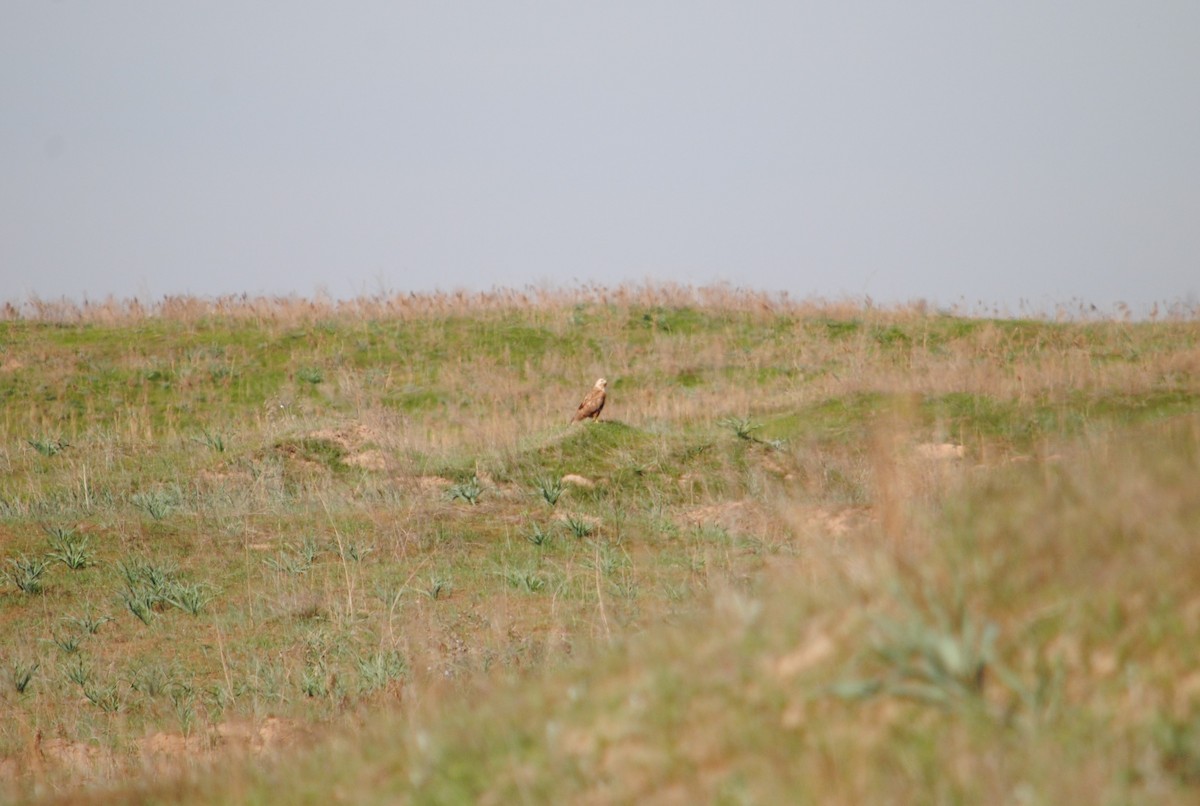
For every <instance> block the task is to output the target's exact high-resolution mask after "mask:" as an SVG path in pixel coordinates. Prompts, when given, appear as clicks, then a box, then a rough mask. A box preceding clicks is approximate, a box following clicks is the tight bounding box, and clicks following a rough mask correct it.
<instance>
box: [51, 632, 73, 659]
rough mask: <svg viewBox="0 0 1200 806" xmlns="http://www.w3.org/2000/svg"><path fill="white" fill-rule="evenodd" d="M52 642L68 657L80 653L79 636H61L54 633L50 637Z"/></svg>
mask: <svg viewBox="0 0 1200 806" xmlns="http://www.w3.org/2000/svg"><path fill="white" fill-rule="evenodd" d="M50 640H51V642H53V644H54V645H55V646H56V647H58V648H59V649H60V650H62V652H63V653H64V654H66V655H74V654H75V653H76V652H78V651H79V636H78V635H70V634H67V635H60V634H58V633H52V634H51V636H50Z"/></svg>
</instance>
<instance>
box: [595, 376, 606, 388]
mask: <svg viewBox="0 0 1200 806" xmlns="http://www.w3.org/2000/svg"><path fill="white" fill-rule="evenodd" d="M606 386H608V381H606V380H604V379H603V378H601V379H600V380H598V381H596V388H597V389H603V388H604V387H606Z"/></svg>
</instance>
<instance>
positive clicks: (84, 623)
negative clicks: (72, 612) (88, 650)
mask: <svg viewBox="0 0 1200 806" xmlns="http://www.w3.org/2000/svg"><path fill="white" fill-rule="evenodd" d="M112 620H113V618H112V616H97V615H94V614H93V613H92V609H91V606H90V605H89V606H88V607H87V608H86V609H85V610H84V612H83V614H82V615H79V616H68V617H67V621H69V622H71V623H72V624H74V625H75V626H76V627H78V628H79V629H81V630H83V631H84V632H86V633H87V634H88V635H95V634H96V633H98V632H99V631H100V628H101V627H103V626H104V625H105V623H107V622H109V621H112Z"/></svg>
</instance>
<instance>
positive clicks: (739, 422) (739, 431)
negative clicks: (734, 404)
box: [717, 417, 762, 442]
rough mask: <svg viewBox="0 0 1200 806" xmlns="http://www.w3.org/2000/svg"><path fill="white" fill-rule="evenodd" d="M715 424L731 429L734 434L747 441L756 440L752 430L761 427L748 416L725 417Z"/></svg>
mask: <svg viewBox="0 0 1200 806" xmlns="http://www.w3.org/2000/svg"><path fill="white" fill-rule="evenodd" d="M717 425H720V426H723V427H725V428H728V429H729V430H731V431H733V434H734V436H736V437H737V438H738V439H744V440H747V441H749V442H757V441H758V440H757V438H756V437H755V436H754V432H755V431H757V430H759V429H760V428H762V426H761V425H757V424H756V423H754V421H753V420H751V419H750V418H749V417H726V418H724V419H721V420H718V421H717Z"/></svg>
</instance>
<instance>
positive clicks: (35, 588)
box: [5, 554, 50, 594]
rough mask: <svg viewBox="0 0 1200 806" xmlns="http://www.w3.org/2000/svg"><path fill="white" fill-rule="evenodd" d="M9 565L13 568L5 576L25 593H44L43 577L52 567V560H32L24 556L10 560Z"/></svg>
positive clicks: (39, 558)
mask: <svg viewBox="0 0 1200 806" xmlns="http://www.w3.org/2000/svg"><path fill="white" fill-rule="evenodd" d="M8 564H9V565H10V566H12V568H11V570H8V571H6V572H5V576H7V577H8V579H9V581H10V582H12V583H13V584H14V585H16V586H17V587H18V588H19V589H20V590H21V591H22V592H23V593H28V594H35V593H41V592H42V575H43V574H45V573H46V569H47V568H49V567H50V560H47V559H43V558H41V557H34V558H30V557H26V556H25V555H24V554H22V555H21V556H19V557H16V558H10V559H9V561H8Z"/></svg>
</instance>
